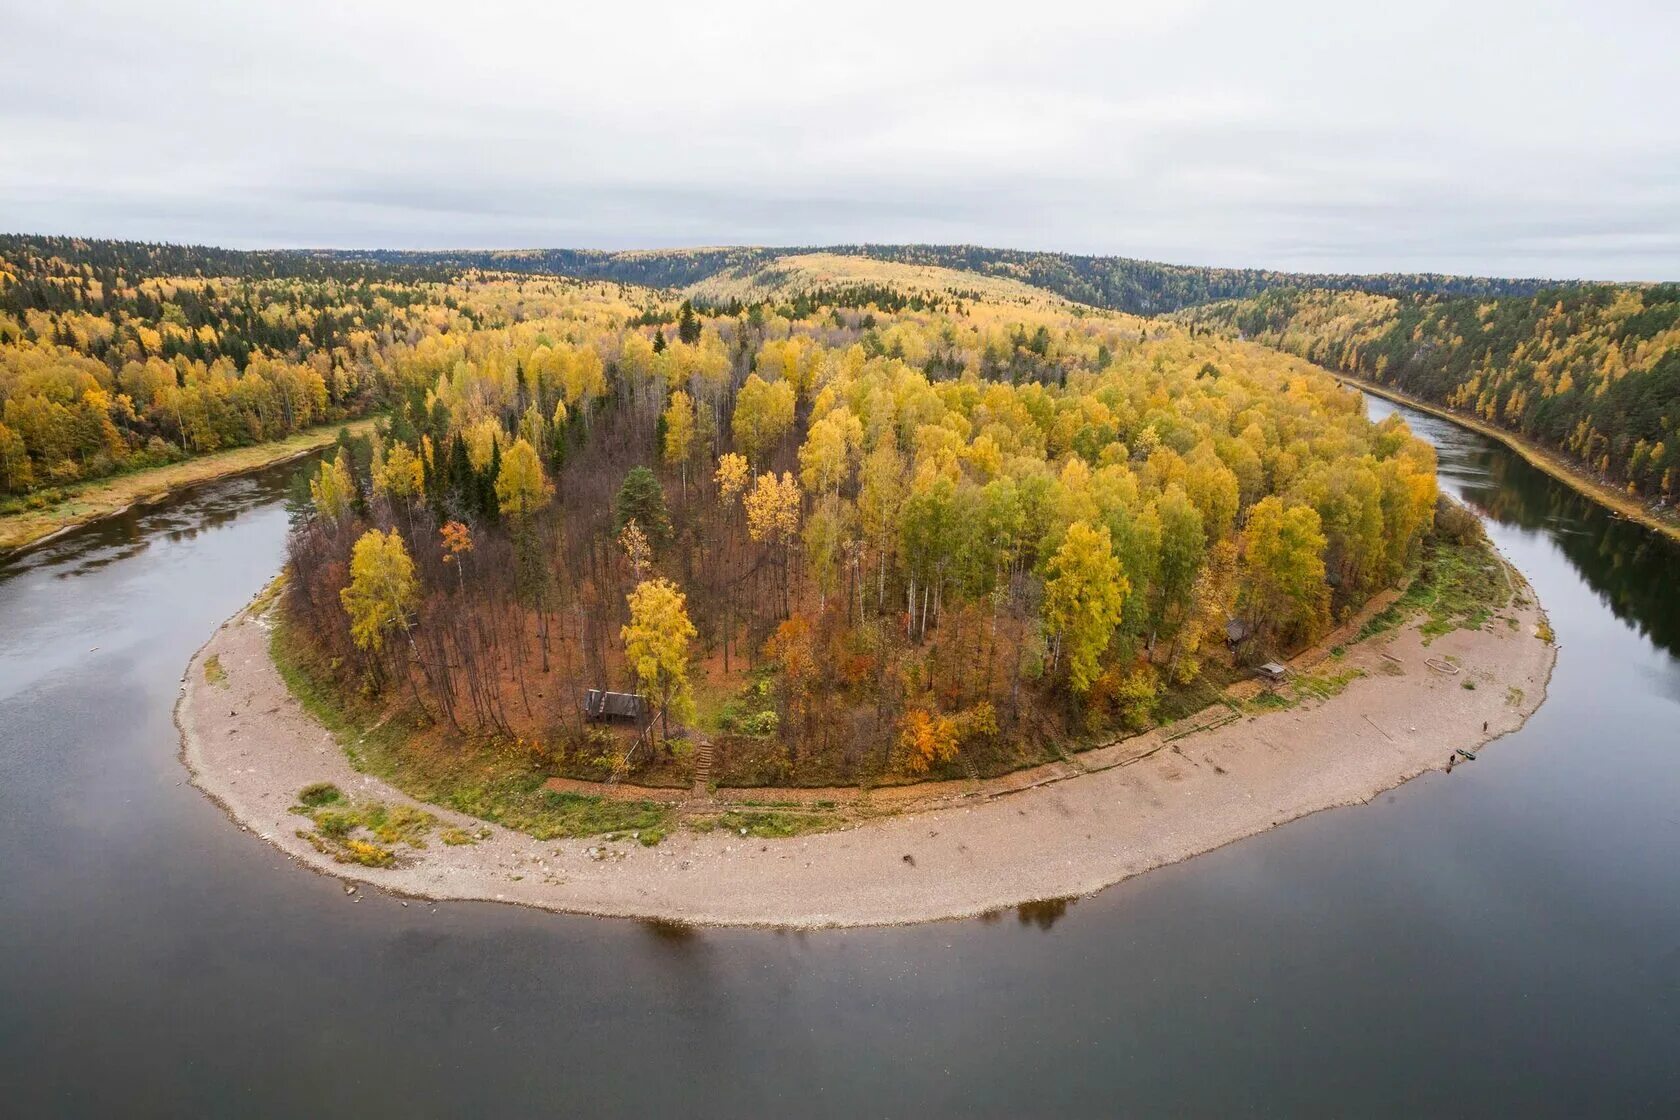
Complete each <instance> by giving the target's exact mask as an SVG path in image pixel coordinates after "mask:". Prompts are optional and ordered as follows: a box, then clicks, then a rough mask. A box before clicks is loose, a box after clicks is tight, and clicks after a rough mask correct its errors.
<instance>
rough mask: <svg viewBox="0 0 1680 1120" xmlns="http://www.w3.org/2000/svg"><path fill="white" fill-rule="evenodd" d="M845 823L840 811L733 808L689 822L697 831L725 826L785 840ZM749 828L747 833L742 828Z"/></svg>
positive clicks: (728, 828)
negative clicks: (781, 810) (839, 813)
mask: <svg viewBox="0 0 1680 1120" xmlns="http://www.w3.org/2000/svg"><path fill="white" fill-rule="evenodd" d="M842 823H843V821H842V818H841V817H840V816H839V815H838V814H836V813H823V812H768V813H767V812H763V811H762V810H755V809H730V810H729V811H728V812H724V813H719V814H717V815H716V816H712V817H698V818H695V819H694V820H693V821H691V822H689V827H691V828H693V829H694V830H695V831H696V832H710V831H712V830H713V829H716V828H721V829H726V830H728V831H729V832H733V833H735V834H736V835H746V836H751V837H754V838H757V839H761V840H785V839H787V838H788V837H790V836H804V835H807V834H808V833H812V832H828V831H831V830H833V829H835V828H838V827H839V826H840V825H841V824H842ZM743 829H744V830H745V832H744V833H743V831H742V830H743Z"/></svg>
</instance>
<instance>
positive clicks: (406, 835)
mask: <svg viewBox="0 0 1680 1120" xmlns="http://www.w3.org/2000/svg"><path fill="white" fill-rule="evenodd" d="M1519 578H1520V577H1519ZM265 610H266V604H263V605H261V606H260V607H259V608H258V609H253V610H248V611H245V612H242V613H241V614H240V615H238V616H236V617H235V618H233V619H231V620H230V621H229V622H227V623H226V624H224V625H223V626H222V628H221V629H220V630H218V631H217V633H216V634H215V636H214V637H212V639H211V640H210V642H209V643H207V644H206V645H205V646H204V647H203V648H202V649H201V650H200V651H199V653H198V654H197V655H196V656H195V657H194V658H193V660H192V662H191V664H190V665H189V666H188V669H187V673H186V676H185V677H184V678H183V684H182V696H181V699H180V702H179V704H178V706H177V710H176V719H177V723H178V724H179V726H180V728H181V732H182V758H183V760H184V761H185V763H186V765H187V766H188V768H189V769H190V770H191V772H192V780H193V783H194V784H195V785H196V786H198V788H200V789H201V790H203V791H204V792H205V793H207V794H208V795H209V796H210V797H211V798H212V799H213V800H215V801H216V802H217V803H218V804H220V805H221V806H222V807H223V808H224V809H225V810H226V811H227V813H228V814H229V816H230V817H232V818H233V819H234V820H235V821H237V822H238V823H240V824H241V825H242V826H243V827H244V828H246V829H248V830H250V831H252V832H255V833H257V834H258V835H259V836H260V837H262V838H263V839H264V840H266V841H268V842H269V843H271V844H273V845H275V846H276V847H278V848H279V849H281V850H282V851H283V852H285V853H286V855H287V856H288V857H290V858H292V859H294V860H297V861H299V862H302V863H304V864H306V865H308V866H310V867H312V868H315V869H316V870H319V871H323V872H326V873H328V874H332V875H337V876H341V877H345V878H348V879H353V880H356V881H360V882H366V883H370V884H374V885H377V886H380V887H382V888H384V889H386V890H389V891H392V892H395V893H398V894H404V895H413V896H419V897H426V898H438V899H481V900H490V901H501V902H512V903H518V904H522V905H527V906H535V907H541V908H545V909H551V910H559V911H568V912H574V913H586V914H599V915H610V916H623V917H637V918H653V919H660V920H665V921H674V922H684V923H691V924H717V925H758V926H775V927H794V928H818V927H830V926H863V925H887V924H899V923H909V922H920V921H930V920H937V919H942V918H955V917H964V916H969V915H974V914H980V913H986V912H989V911H992V910H996V909H999V908H1003V907H1007V906H1015V905H1018V904H1020V903H1023V902H1029V901H1034V900H1040V899H1047V898H1058V897H1068V896H1077V895H1085V894H1090V893H1092V892H1094V891H1097V890H1100V889H1102V888H1103V887H1106V886H1109V885H1111V884H1113V883H1116V882H1119V881H1120V880H1122V879H1125V878H1128V877H1130V876H1132V875H1136V874H1139V873H1141V872H1143V871H1147V870H1150V869H1152V868H1155V867H1160V866H1162V865H1165V864H1168V863H1173V862H1176V861H1179V860H1183V859H1187V858H1189V857H1191V856H1194V855H1197V854H1200V853H1202V852H1205V851H1209V850H1212V849H1214V848H1218V847H1221V846H1223V845H1224V844H1227V843H1230V842H1232V841H1234V840H1238V839H1241V838H1243V837H1246V836H1251V835H1254V834H1256V833H1259V832H1264V831H1266V830H1268V829H1270V828H1273V827H1275V826H1277V825H1280V824H1283V823H1286V822H1287V821H1290V820H1294V819H1296V818H1299V817H1302V816H1305V815H1307V814H1310V813H1314V812H1318V811H1320V810H1323V809H1329V808H1334V807H1338V806H1347V805H1357V804H1360V803H1363V802H1366V801H1369V800H1371V799H1372V798H1373V797H1375V796H1376V795H1378V794H1379V793H1382V792H1383V791H1385V790H1388V789H1391V788H1393V787H1394V786H1396V785H1399V784H1400V783H1402V782H1404V781H1406V780H1408V779H1410V778H1413V777H1415V776H1417V775H1419V774H1421V773H1423V772H1424V771H1426V770H1431V769H1441V768H1444V767H1445V765H1446V763H1447V760H1448V758H1449V756H1451V754H1452V752H1453V751H1454V749H1456V748H1459V747H1465V748H1470V749H1474V748H1475V747H1477V746H1479V745H1480V744H1482V743H1484V742H1486V741H1488V740H1490V739H1496V738H1498V737H1500V736H1502V735H1505V734H1508V733H1509V732H1511V731H1514V730H1515V729H1516V728H1518V727H1520V726H1521V725H1522V723H1523V722H1524V721H1525V720H1526V719H1527V717H1528V716H1529V715H1530V714H1531V713H1532V712H1533V711H1534V710H1535V709H1536V708H1537V707H1538V706H1539V704H1540V702H1541V700H1542V699H1543V698H1544V695H1545V687H1546V682H1547V680H1548V678H1549V676H1550V673H1551V669H1552V665H1553V663H1554V660H1555V653H1556V651H1555V649H1554V647H1553V646H1552V645H1551V644H1550V643H1549V642H1548V641H1546V640H1545V639H1543V638H1542V637H1540V635H1541V634H1544V633H1549V628H1547V627H1546V624H1545V618H1544V614H1543V612H1542V611H1541V609H1540V607H1539V606H1538V604H1536V603H1534V602H1533V600H1532V593H1530V592H1527V591H1524V592H1523V595H1522V596H1519V597H1518V599H1517V600H1516V601H1515V602H1513V604H1512V605H1510V606H1508V607H1505V608H1502V609H1500V610H1498V611H1496V612H1494V614H1493V615H1492V616H1491V617H1489V618H1487V619H1486V620H1484V621H1483V622H1482V624H1481V627H1480V628H1479V629H1455V630H1450V631H1448V632H1446V633H1444V634H1439V635H1435V636H1433V637H1431V636H1430V635H1427V634H1426V633H1425V632H1424V630H1423V629H1422V628H1420V626H1419V625H1418V620H1415V619H1414V620H1412V621H1411V622H1407V623H1404V624H1402V625H1400V626H1398V627H1396V628H1394V629H1390V630H1386V631H1382V632H1380V633H1378V634H1376V635H1374V636H1372V637H1370V638H1368V639H1367V640H1365V641H1363V642H1360V643H1357V644H1355V645H1352V646H1349V647H1346V648H1345V649H1343V650H1342V651H1341V652H1340V654H1339V655H1336V656H1334V658H1333V660H1334V663H1335V670H1336V671H1335V674H1334V676H1335V685H1334V687H1325V688H1320V689H1317V690H1315V691H1314V692H1313V693H1312V694H1310V695H1309V698H1306V699H1304V700H1302V701H1301V702H1298V703H1295V704H1293V705H1292V706H1282V705H1277V706H1276V707H1277V708H1278V709H1279V710H1267V709H1268V708H1270V707H1273V705H1268V704H1266V703H1265V702H1263V701H1262V702H1257V703H1253V704H1248V705H1244V706H1243V708H1242V711H1241V713H1240V714H1238V715H1237V718H1234V719H1230V720H1225V719H1223V718H1221V719H1218V720H1209V721H1208V724H1209V725H1208V726H1205V727H1204V728H1203V729H1202V730H1194V729H1185V728H1183V727H1175V728H1164V729H1157V730H1156V731H1154V732H1151V733H1149V734H1147V735H1143V736H1138V737H1135V738H1133V739H1128V740H1125V741H1124V742H1122V743H1119V744H1115V745H1114V746H1113V747H1110V748H1100V749H1099V750H1098V751H1093V752H1088V753H1087V754H1086V755H1083V756H1080V766H1079V767H1078V769H1077V772H1074V773H1070V774H1067V775H1063V776H1059V777H1057V778H1055V779H1054V780H1050V781H1042V782H1032V783H1023V782H1021V781H1020V780H1019V779H1018V778H1016V779H1015V780H1013V781H1011V780H1009V779H1000V780H999V782H998V783H981V784H979V785H978V786H976V787H968V788H963V789H960V790H957V791H953V794H952V797H951V799H950V801H949V802H948V803H947V804H945V805H944V806H943V807H937V808H920V807H918V808H917V809H916V810H915V811H910V812H902V813H898V814H896V815H886V816H881V817H877V818H875V819H871V820H868V821H866V822H864V823H858V824H856V825H855V826H853V827H850V828H847V829H844V830H840V831H834V832H825V833H817V834H811V835H805V836H799V837H795V838H788V839H779V840H772V839H763V840H761V839H756V838H751V837H748V836H745V835H743V834H741V833H740V832H737V831H734V830H728V831H725V830H723V829H718V828H712V829H710V830H709V831H705V832H696V831H692V830H688V829H680V828H679V829H678V830H676V831H673V832H672V833H671V834H670V835H669V836H665V837H663V838H662V840H661V842H659V843H657V844H653V845H648V844H646V843H645V842H644V841H645V840H646V839H652V838H653V837H646V838H644V837H642V836H640V835H637V834H636V833H635V832H633V831H632V832H625V833H620V834H619V836H618V837H617V838H616V839H602V838H593V839H566V840H546V841H545V840H538V839H535V838H533V837H531V836H528V835H525V834H522V833H518V832H514V831H511V830H508V829H505V828H501V827H497V826H487V825H486V824H485V822H484V821H482V820H479V819H477V818H474V817H470V816H466V815H464V814H460V813H455V812H450V811H448V810H444V809H441V808H438V807H436V806H433V805H427V804H422V803H420V802H417V801H415V800H413V799H412V798H409V797H407V796H406V795H404V794H403V793H402V792H400V791H399V790H397V789H395V788H393V787H391V786H389V785H387V784H385V783H383V782H380V781H378V780H377V779H374V778H372V777H370V776H368V775H366V774H362V773H359V772H358V771H356V770H355V769H354V768H353V767H352V766H351V764H350V762H349V760H348V759H347V757H346V754H345V751H344V749H343V747H342V746H341V745H340V744H339V743H338V742H337V741H336V740H335V739H334V737H333V736H332V735H331V733H329V732H328V731H327V730H326V729H325V728H324V727H322V726H321V725H320V724H319V723H317V722H316V721H315V720H314V719H313V718H312V717H311V716H309V715H308V713H306V712H305V711H304V710H303V708H302V707H301V706H300V705H299V704H298V702H297V701H296V700H295V699H294V698H293V697H292V696H291V694H290V693H289V692H288V690H287V688H286V685H285V682H284V681H283V680H282V678H281V677H280V674H279V672H278V671H277V670H276V668H275V666H274V664H273V661H272V660H271V658H270V656H269V625H270V623H269V619H268V617H267V616H266V613H265ZM1327 656H1328V655H1327ZM1256 700H1260V698H1259V697H1257V698H1256ZM1013 777H1014V776H1012V778H1013ZM328 786H330V787H331V793H330V794H328V793H326V792H324V791H325V790H326V789H327V787H328ZM307 787H316V791H317V793H316V795H315V796H318V797H323V798H328V797H330V798H331V799H332V800H331V801H330V802H329V803H327V804H326V805H325V808H324V810H318V811H317V813H316V815H315V816H314V817H313V819H312V818H311V817H309V816H304V815H300V814H299V813H298V812H296V811H294V806H296V805H297V804H298V801H299V796H300V793H301V792H302V791H303V790H304V789H305V788H307ZM312 799H313V798H312ZM335 805H342V806H345V807H346V810H345V811H343V812H341V811H339V810H337V809H334V808H333V806H335ZM352 805H353V806H356V809H355V813H356V814H358V815H359V818H360V819H362V820H364V821H368V820H374V821H377V822H378V824H379V826H380V827H381V828H385V829H388V832H389V835H388V838H389V839H390V842H391V843H392V851H393V856H392V858H390V859H385V858H384V857H379V858H378V859H377V861H376V864H377V865H373V866H364V865H362V864H360V863H355V862H351V863H345V862H341V859H342V858H347V857H352V856H353V855H354V853H353V852H351V851H349V850H348V849H345V848H343V847H337V848H335V847H333V846H332V845H330V844H327V843H324V842H323V831H326V832H328V833H330V832H332V829H330V828H329V829H325V830H322V829H316V828H312V827H311V825H312V824H313V823H318V822H324V823H331V822H327V821H326V818H325V816H324V815H323V814H324V813H331V814H334V815H336V818H337V819H338V821H339V822H340V824H342V823H343V821H344V819H345V816H346V813H347V812H348V807H350V806H352ZM410 840H413V841H418V844H419V845H423V846H418V845H417V844H416V843H411V842H409V841H410ZM335 855H336V856H337V857H339V858H335Z"/></svg>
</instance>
